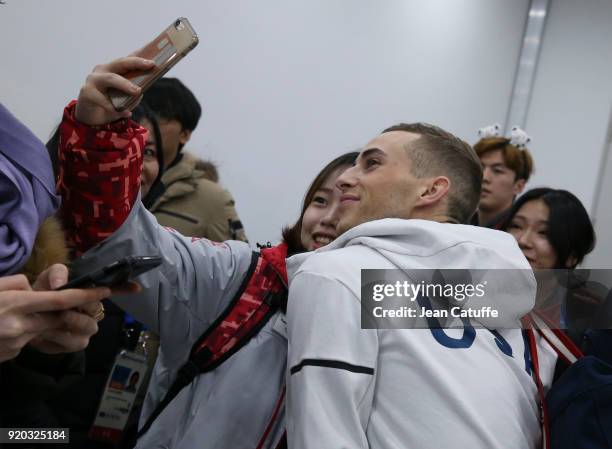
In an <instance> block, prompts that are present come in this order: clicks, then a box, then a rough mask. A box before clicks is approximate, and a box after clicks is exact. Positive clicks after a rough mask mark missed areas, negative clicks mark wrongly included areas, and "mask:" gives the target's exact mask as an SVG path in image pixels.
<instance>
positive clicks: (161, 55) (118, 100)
mask: <svg viewBox="0 0 612 449" xmlns="http://www.w3.org/2000/svg"><path fill="white" fill-rule="evenodd" d="M198 42H199V39H198V36H197V34H196V33H195V31H194V29H193V27H192V26H191V24H190V23H189V21H188V20H187V19H185V18H184V17H179V18H178V19H176V20H175V21H174V22H173V23H172V24H171V25H170V26H169V27H168V28H166V29H165V30H164V31H163V32H162V33H161V34H160V35H159V36H157V37H156V38H155V39H153V40H152V41H151V42H149V43H148V44H147V45H146V46H144V47H143V48H141V49H140V50H139V51H137V52H136V53H135V54H134V56H139V57H141V58H146V59H151V60H153V61H155V66H154V67H153V68H152V69H149V70H147V71H145V72H142V71H136V72H129V73H126V74H124V75H123V76H124V78H127V79H129V80H130V81H132V82H133V83H134V84H136V85H138V86H140V87H141V88H142V91H141V93H144V91H145V90H147V88H148V87H149V86H151V85H152V84H153V83H154V82H155V81H157V80H158V79H159V78H161V77H162V76H164V74H165V73H166V72H167V71H168V70H170V69H171V68H172V67H174V66H175V65H176V64H177V63H178V62H179V61H180V60H181V59H183V58H184V57H185V55H186V54H187V53H189V52H190V51H191V50H193V48H195V46H196V45H198ZM107 95H108V98H109V100H110V101H111V103H112V104H113V107H114V108H115V109H116V110H117V111H119V112H121V111H125V110H126V109H130V108H131V107H132V106H134V104H135V103H137V102H138V100H139V96H138V95H137V96H132V95H128V94H126V93H124V92H121V91H119V90H116V89H109V90H108V93H107Z"/></svg>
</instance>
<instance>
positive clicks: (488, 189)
mask: <svg viewBox="0 0 612 449" xmlns="http://www.w3.org/2000/svg"><path fill="white" fill-rule="evenodd" d="M478 134H479V136H480V137H481V139H480V140H479V141H478V142H476V144H475V145H474V150H475V151H476V154H477V155H478V157H479V159H480V163H481V164H482V169H483V177H482V191H481V194H480V202H479V203H478V211H477V213H476V214H475V215H474V218H473V221H472V224H477V225H480V226H485V227H488V228H495V229H499V227H500V223H501V222H502V221H503V219H504V218H505V216H506V214H507V213H508V210H509V209H510V206H512V203H513V201H514V199H515V198H516V197H517V195H519V194H520V193H521V192H522V191H523V189H524V188H525V184H526V183H527V181H528V180H529V177H530V176H531V174H532V173H533V159H532V157H531V153H530V152H529V150H528V149H527V148H526V145H527V144H528V143H529V142H530V140H531V139H530V138H529V137H528V136H527V135H526V134H525V132H524V131H523V130H521V129H520V128H517V127H514V128H513V129H512V132H511V136H510V137H509V138H506V137H503V136H500V135H499V125H492V126H489V127H486V128H482V129H481V130H479V131H478Z"/></svg>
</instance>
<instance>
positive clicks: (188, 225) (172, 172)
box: [143, 78, 247, 242]
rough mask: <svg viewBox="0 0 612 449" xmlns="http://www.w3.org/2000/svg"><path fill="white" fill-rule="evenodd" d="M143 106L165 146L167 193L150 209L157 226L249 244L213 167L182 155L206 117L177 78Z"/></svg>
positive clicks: (151, 92)
mask: <svg viewBox="0 0 612 449" xmlns="http://www.w3.org/2000/svg"><path fill="white" fill-rule="evenodd" d="M143 102H144V103H145V104H146V105H147V106H148V107H149V108H150V109H151V110H153V112H155V114H156V115H157V117H158V120H159V126H160V130H161V139H162V142H163V144H162V147H163V152H164V154H163V158H164V163H165V172H164V175H163V177H162V181H163V184H164V186H165V192H164V193H163V194H162V195H161V196H159V197H158V198H157V199H156V201H155V202H153V203H152V204H151V205H150V206H149V207H148V208H149V209H150V210H151V212H153V214H154V215H155V217H156V218H157V220H158V221H159V223H160V224H162V225H164V226H169V227H171V228H173V229H176V230H177V231H179V232H180V233H181V234H183V235H189V236H192V237H204V238H207V239H209V240H213V241H217V242H221V241H224V240H243V241H246V240H247V239H246V235H245V233H244V228H243V226H242V223H241V221H240V219H239V218H238V214H237V213H236V208H235V203H234V199H233V198H232V195H231V194H230V193H229V192H228V191H227V190H225V189H223V188H222V187H221V186H220V185H219V184H218V174H217V170H216V168H215V167H214V165H213V164H212V163H210V162H205V161H201V160H199V159H198V158H196V157H195V156H194V155H192V154H190V153H187V152H185V151H183V147H184V146H185V144H186V143H187V142H189V139H190V138H191V134H192V132H193V131H194V130H195V129H196V126H197V125H198V121H199V120H200V116H201V113H202V109H201V107H200V103H199V102H198V100H197V99H196V98H195V96H194V95H193V93H192V92H191V90H189V89H188V88H187V87H186V86H185V85H184V84H183V83H182V82H181V81H180V80H178V79H176V78H162V79H160V80H158V81H157V82H156V83H155V84H154V85H153V86H151V87H150V88H149V89H148V90H147V91H146V92H145V94H144V97H143Z"/></svg>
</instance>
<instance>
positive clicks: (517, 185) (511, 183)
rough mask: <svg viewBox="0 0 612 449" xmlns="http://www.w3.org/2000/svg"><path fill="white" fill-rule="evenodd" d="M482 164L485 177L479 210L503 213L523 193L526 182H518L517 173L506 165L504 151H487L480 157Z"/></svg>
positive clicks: (483, 177) (483, 178)
mask: <svg viewBox="0 0 612 449" xmlns="http://www.w3.org/2000/svg"><path fill="white" fill-rule="evenodd" d="M480 163H481V164H482V170H483V176H482V193H481V194H480V203H479V204H478V209H479V210H482V211H487V212H495V213H497V212H499V213H501V212H503V211H504V210H506V209H508V208H509V207H510V206H511V205H512V201H513V200H514V197H515V196H516V195H518V194H519V193H521V192H522V191H523V188H524V187H525V180H523V179H521V180H516V172H515V171H514V170H512V169H510V168H508V166H507V165H506V162H505V161H504V155H503V153H502V150H493V151H487V152H486V153H484V154H483V155H482V156H481V157H480Z"/></svg>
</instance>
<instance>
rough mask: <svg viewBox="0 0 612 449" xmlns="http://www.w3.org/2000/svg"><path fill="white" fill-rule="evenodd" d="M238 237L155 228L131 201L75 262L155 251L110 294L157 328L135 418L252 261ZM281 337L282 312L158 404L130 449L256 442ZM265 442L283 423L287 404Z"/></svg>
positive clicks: (270, 404) (272, 391)
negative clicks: (132, 287) (124, 290)
mask: <svg viewBox="0 0 612 449" xmlns="http://www.w3.org/2000/svg"><path fill="white" fill-rule="evenodd" d="M251 254H252V253H251V249H250V247H249V246H248V245H247V244H245V243H243V242H237V241H228V242H225V243H213V242H210V241H209V240H206V239H196V238H191V237H183V236H182V235H180V234H178V233H174V232H172V231H169V230H167V229H166V228H163V227H162V226H160V225H158V223H157V221H156V220H155V217H153V215H151V214H150V213H149V212H148V211H147V210H146V209H145V208H144V207H143V206H142V204H141V202H140V201H137V202H136V203H135V205H134V208H133V210H132V211H131V213H130V216H129V217H128V219H127V220H126V221H125V222H124V223H123V225H122V226H121V227H120V228H119V230H117V231H116V232H115V233H114V234H113V235H112V236H110V237H109V238H107V239H106V240H104V241H103V242H102V243H100V244H99V245H97V246H95V247H94V248H92V249H90V250H89V251H87V252H86V253H85V254H84V255H83V256H82V257H81V258H80V259H79V260H78V261H77V262H75V265H74V266H75V269H76V271H77V273H84V272H87V271H90V270H94V269H97V268H100V267H101V266H104V265H105V264H107V263H109V262H111V261H113V260H116V259H119V258H121V257H124V256H127V255H161V256H162V257H163V263H162V265H161V266H160V267H159V268H158V269H155V270H152V271H150V272H148V273H145V274H143V275H141V276H140V277H139V278H138V279H137V280H138V282H139V283H140V284H141V285H142V287H143V290H142V292H141V293H139V294H137V295H130V296H125V297H117V298H113V300H114V301H115V302H116V304H118V305H119V306H120V307H122V308H123V309H124V310H125V311H126V312H128V313H129V314H131V315H133V316H134V317H135V318H136V319H137V320H139V321H141V322H143V323H144V324H145V325H146V326H147V327H149V328H150V329H151V330H153V331H154V332H157V333H158V334H159V335H160V339H161V346H160V351H159V357H158V359H157V363H156V365H155V368H154V372H153V375H152V378H151V383H150V387H149V391H148V392H147V396H146V399H145V403H144V407H143V413H142V416H141V418H140V425H141V426H142V425H143V424H144V422H146V419H147V418H148V416H149V415H150V414H151V413H152V411H153V410H154V408H155V406H156V405H157V404H158V403H159V402H160V401H161V400H162V399H163V397H164V394H165V393H166V391H167V389H168V388H169V387H170V385H171V384H172V382H173V381H174V379H175V377H176V373H177V371H178V369H179V368H180V367H181V366H182V365H183V364H184V363H185V362H186V361H187V359H188V356H189V351H190V349H191V346H192V345H193V343H194V342H195V341H196V340H197V339H198V337H200V336H201V335H202V333H203V332H204V331H205V330H206V329H207V328H208V327H209V326H210V325H211V323H213V322H214V320H215V319H216V318H217V317H218V316H219V315H220V314H221V313H222V312H223V310H224V309H225V308H226V307H227V305H228V304H229V302H230V301H231V299H232V298H233V297H234V295H235V293H236V292H237V290H238V288H239V287H240V285H241V283H242V281H243V278H244V276H245V274H246V272H247V269H248V267H249V264H250V261H251ZM286 359H287V339H286V333H285V328H284V315H282V314H281V313H280V312H279V313H277V314H276V315H275V316H273V317H272V319H270V321H269V322H268V323H267V324H266V325H265V327H264V328H263V329H262V330H261V331H260V332H259V333H258V334H257V335H256V336H255V337H253V339H252V340H250V341H249V343H248V344H247V345H246V346H245V347H243V348H242V349H241V350H240V351H239V352H237V353H236V354H234V355H233V356H232V357H230V358H229V359H228V360H227V361H226V362H225V363H223V364H222V365H221V366H220V367H218V368H217V369H216V370H214V371H212V372H210V373H206V374H203V375H201V376H199V377H197V378H196V379H195V380H194V381H193V382H192V384H191V385H189V386H187V387H185V388H184V389H183V390H182V391H181V392H180V393H179V394H178V396H177V397H176V398H175V399H174V400H173V401H172V402H171V403H170V404H169V405H168V406H167V407H166V408H165V409H164V411H163V412H162V414H161V415H160V416H159V417H158V418H157V420H156V421H155V422H154V423H153V425H152V426H151V428H150V429H149V431H148V432H147V433H145V435H143V436H142V437H141V438H140V439H139V441H138V443H137V445H136V447H137V448H147V449H149V448H173V449H192V448H193V449H195V448H198V449H213V448H219V449H227V448H232V449H242V448H245V449H246V448H255V447H256V446H257V443H258V442H259V440H260V438H261V437H262V435H263V434H264V432H265V430H266V427H267V425H268V423H269V422H270V418H271V416H272V415H273V413H274V410H275V408H276V406H277V402H278V399H279V396H280V394H281V391H282V389H283V386H284V382H285V368H286ZM278 417H279V419H278V420H277V421H275V423H274V425H273V427H272V430H271V432H270V434H269V437H268V438H267V440H266V444H265V445H264V447H275V445H276V443H277V441H278V440H279V439H280V437H281V435H282V431H283V429H284V406H282V407H281V409H280V412H279V414H278Z"/></svg>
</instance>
